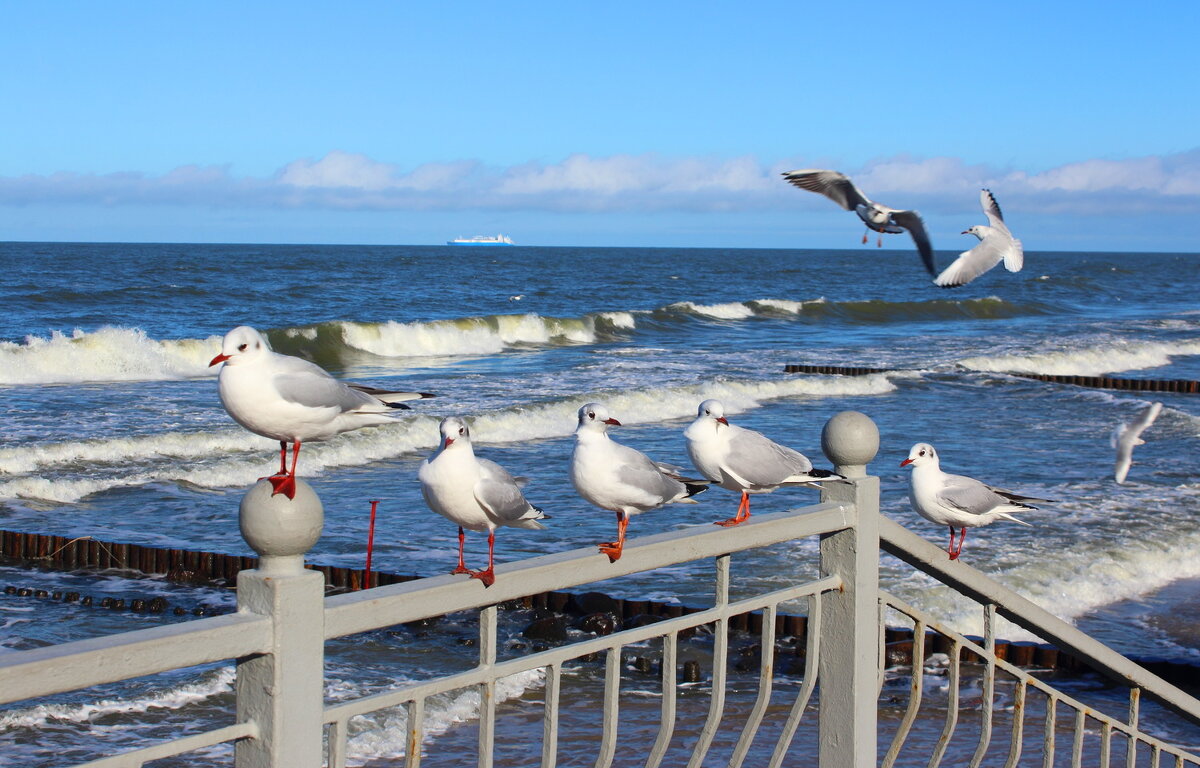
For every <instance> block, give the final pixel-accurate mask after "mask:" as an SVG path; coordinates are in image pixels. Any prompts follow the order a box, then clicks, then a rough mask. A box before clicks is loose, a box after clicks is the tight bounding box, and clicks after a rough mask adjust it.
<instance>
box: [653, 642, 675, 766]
mask: <svg viewBox="0 0 1200 768" xmlns="http://www.w3.org/2000/svg"><path fill="white" fill-rule="evenodd" d="M678 656H679V633H678V632H672V633H671V634H669V635H666V636H665V637H663V656H662V715H661V717H660V722H659V724H658V737H657V738H656V739H655V740H654V746H653V747H651V748H650V756H649V757H648V758H646V768H658V766H659V765H660V764H661V763H662V759H663V755H665V754H666V753H667V745H668V744H670V743H671V735H672V734H674V733H675V689H676V687H677V686H678V674H679V672H678V669H677V665H678V664H679V659H678Z"/></svg>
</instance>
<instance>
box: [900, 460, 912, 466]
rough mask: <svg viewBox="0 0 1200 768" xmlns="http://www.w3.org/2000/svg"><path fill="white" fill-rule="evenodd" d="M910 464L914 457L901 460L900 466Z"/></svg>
mask: <svg viewBox="0 0 1200 768" xmlns="http://www.w3.org/2000/svg"><path fill="white" fill-rule="evenodd" d="M909 464H912V459H905V460H904V461H902V462H900V466H902V467H907V466H908V465H909Z"/></svg>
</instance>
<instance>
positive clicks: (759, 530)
mask: <svg viewBox="0 0 1200 768" xmlns="http://www.w3.org/2000/svg"><path fill="white" fill-rule="evenodd" d="M854 523H855V511H854V508H853V506H851V505H849V504H839V503H824V504H816V505H813V506H810V507H804V508H803V509H801V510H798V511H791V512H778V513H775V514H770V515H760V516H755V517H752V518H751V519H750V520H748V521H747V522H745V523H743V524H741V525H739V526H738V527H737V536H736V541H737V545H736V549H738V550H742V549H753V548H756V547H764V546H768V545H770V544H776V543H779V542H781V541H788V540H791V539H799V538H805V537H809V536H816V535H820V534H823V533H829V532H832V531H839V530H842V529H845V528H848V527H850V526H852V525H854ZM697 528H700V530H699V531H698V530H697ZM709 528H711V530H706V529H704V528H703V527H702V526H695V527H691V528H686V529H684V530H680V531H671V532H669V533H663V534H658V535H655V536H646V537H643V538H638V539H630V540H629V541H628V542H626V544H625V550H624V553H623V554H622V555H621V559H620V560H618V561H617V562H615V563H610V562H609V561H608V557H607V556H605V555H602V554H599V553H598V552H597V551H596V549H595V548H594V547H585V548H581V549H575V550H571V551H568V552H560V553H556V554H553V555H545V556H542V557H535V558H531V559H528V560H522V561H520V562H517V563H508V564H506V565H498V566H496V583H495V584H494V585H493V586H491V587H488V588H487V589H486V591H485V590H484V587H483V585H482V584H481V583H480V582H479V581H477V580H474V579H465V578H463V577H462V576H450V575H446V576H435V577H433V578H428V579H421V580H420V581H415V582H406V583H403V584H393V585H391V586H387V587H378V588H376V589H372V590H370V591H368V592H355V593H352V594H344V595H335V596H333V597H329V598H326V600H325V637H326V639H328V638H333V637H341V636H343V635H352V634H355V633H358V632H366V631H369V630H373V629H376V628H378V627H386V626H391V625H393V624H404V623H406V622H410V621H418V620H420V619H426V618H430V617H432V616H440V615H443V614H447V613H453V612H455V611H464V610H469V609H472V608H479V607H481V606H484V605H494V604H497V603H503V602H506V601H508V600H516V599H518V598H522V597H525V596H527V595H528V594H530V586H529V585H531V584H536V585H537V591H539V592H540V591H552V590H558V589H568V588H570V587H577V586H579V585H581V584H590V583H593V582H597V581H603V580H605V579H613V578H617V577H620V576H628V575H630V574H634V573H639V572H643V571H650V570H654V569H655V568H661V567H663V566H664V565H668V564H672V563H679V562H685V561H690V560H702V559H707V558H712V557H717V556H719V555H723V554H726V553H727V552H729V551H730V550H731V549H733V548H734V547H732V546H731V541H732V540H731V537H730V531H729V530H727V529H725V528H720V527H716V526H709Z"/></svg>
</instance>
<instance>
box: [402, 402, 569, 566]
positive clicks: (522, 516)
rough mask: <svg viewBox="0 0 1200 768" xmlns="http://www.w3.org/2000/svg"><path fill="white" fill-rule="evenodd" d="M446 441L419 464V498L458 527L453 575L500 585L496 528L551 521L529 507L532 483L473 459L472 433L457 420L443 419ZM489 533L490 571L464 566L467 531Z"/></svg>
mask: <svg viewBox="0 0 1200 768" xmlns="http://www.w3.org/2000/svg"><path fill="white" fill-rule="evenodd" d="M438 429H439V431H440V433H441V436H442V442H441V444H440V445H439V446H438V449H437V450H436V451H435V452H434V453H433V455H432V456H430V457H429V458H427V459H425V461H423V462H422V463H421V468H420V469H418V470H417V479H418V480H420V481H421V495H422V496H424V497H425V503H426V504H428V505H429V508H430V509H432V510H433V511H434V512H437V513H438V514H439V515H441V516H442V517H444V518H446V519H447V520H449V521H450V522H452V523H457V524H458V567H457V568H455V569H454V570H453V571H451V573H468V574H470V575H471V578H472V579H479V580H480V581H482V582H483V585H484V586H485V587H490V586H492V584H494V583H495V581H496V573H495V570H494V565H493V564H494V560H495V548H496V529H497V528H499V527H500V526H504V525H508V526H512V527H513V528H526V529H533V530H538V529H542V528H545V527H546V526H544V525H542V524H541V523H539V522H538V521H539V520H544V519H546V517H548V516H547V515H546V514H545V513H544V512H542V510H541V509H540V508H538V507H535V506H533V505H532V504H530V503H529V502H528V501H527V500H526V499H525V495H524V494H523V493H521V488H523V487H524V485H525V483H526V482H528V481H527V480H526V478H523V477H513V476H512V475H510V474H509V473H508V472H507V471H505V469H504V467H502V466H500V465H499V464H497V463H496V462H494V461H489V460H488V459H481V458H479V457H477V456H476V455H475V449H474V448H473V447H472V445H471V430H470V429H468V428H467V425H466V422H464V421H463V420H462V419H460V418H458V417H456V416H450V417H448V418H445V419H442V423H441V425H440V426H439V427H438ZM464 528H466V529H468V530H471V531H487V532H488V567H487V568H486V569H485V570H482V571H471V570H468V569H467V565H466V563H465V562H464V561H463V547H464V546H465V545H466V539H467V537H466V534H465V533H463V529H464Z"/></svg>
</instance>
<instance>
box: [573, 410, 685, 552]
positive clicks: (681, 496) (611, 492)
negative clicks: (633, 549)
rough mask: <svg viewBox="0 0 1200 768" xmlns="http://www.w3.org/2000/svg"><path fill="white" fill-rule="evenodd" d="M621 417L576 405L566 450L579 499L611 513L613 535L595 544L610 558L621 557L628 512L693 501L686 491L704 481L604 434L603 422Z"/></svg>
mask: <svg viewBox="0 0 1200 768" xmlns="http://www.w3.org/2000/svg"><path fill="white" fill-rule="evenodd" d="M620 424H621V422H619V421H617V420H616V419H614V418H610V417H609V415H608V409H607V408H605V407H604V406H603V405H601V404H599V403H588V404H587V405H584V406H583V407H582V408H580V409H579V426H578V427H577V428H576V430H575V450H574V451H573V452H572V454H571V482H572V483H574V484H575V490H576V491H578V492H579V495H580V496H582V497H583V498H584V499H585V500H587V501H589V502H591V503H592V504H595V505H596V506H597V507H600V508H601V509H607V510H609V511H611V512H616V513H617V540H616V541H612V542H608V543H605V544H601V545H600V551H601V552H603V553H604V554H606V555H608V559H609V561H611V562H614V563H615V562H616V561H617V560H618V559H619V558H620V557H621V550H622V549H623V548H624V546H625V529H626V527H628V525H629V518H630V517H632V516H633V515H636V514H640V513H642V512H646V511H649V510H651V509H656V508H658V507H661V506H662V505H664V504H670V503H672V502H677V501H678V502H688V503H693V504H694V503H696V502H695V500H694V499H692V498H691V497H692V496H695V495H696V494H697V493H700V492H701V491H703V490H705V489H706V488H707V487H708V483H707V482H705V481H700V480H688V479H685V478H683V477H681V476H680V472H681V470H680V468H679V467H673V466H671V465H670V464H662V463H659V462H657V461H652V460H651V459H650V457H649V456H647V455H646V454H644V453H642V452H641V451H638V450H634V449H633V448H630V447H629V446H627V445H621V444H620V443H618V442H616V441H614V440H613V439H612V438H610V437H609V436H608V428H609V426H620Z"/></svg>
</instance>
